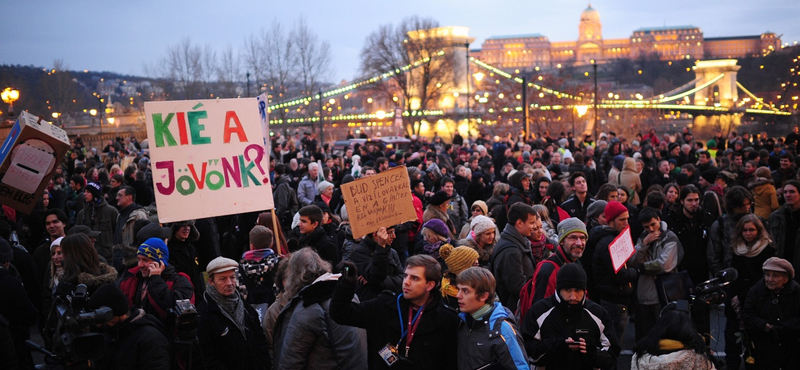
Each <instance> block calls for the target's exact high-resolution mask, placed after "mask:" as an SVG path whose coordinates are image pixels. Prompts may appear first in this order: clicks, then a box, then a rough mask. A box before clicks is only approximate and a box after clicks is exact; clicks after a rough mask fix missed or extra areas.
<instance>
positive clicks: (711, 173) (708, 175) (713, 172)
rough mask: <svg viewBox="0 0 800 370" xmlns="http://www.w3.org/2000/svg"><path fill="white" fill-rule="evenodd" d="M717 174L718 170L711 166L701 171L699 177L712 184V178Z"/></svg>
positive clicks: (715, 177) (714, 178)
mask: <svg viewBox="0 0 800 370" xmlns="http://www.w3.org/2000/svg"><path fill="white" fill-rule="evenodd" d="M718 174H719V170H717V169H716V168H712V169H710V170H705V171H703V173H701V174H700V177H702V178H703V180H706V181H708V182H709V183H712V184H713V183H714V180H716V179H717V175H718Z"/></svg>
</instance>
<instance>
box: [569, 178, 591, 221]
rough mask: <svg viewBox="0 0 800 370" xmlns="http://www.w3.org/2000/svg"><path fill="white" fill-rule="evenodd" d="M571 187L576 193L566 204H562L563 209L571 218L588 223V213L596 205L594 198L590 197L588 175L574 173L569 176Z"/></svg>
mask: <svg viewBox="0 0 800 370" xmlns="http://www.w3.org/2000/svg"><path fill="white" fill-rule="evenodd" d="M569 185H570V186H572V190H573V191H575V193H574V194H572V196H571V197H569V199H567V200H566V201H565V202H564V203H561V208H563V209H564V210H565V211H567V213H569V217H575V218H578V219H580V220H581V221H583V222H586V211H587V210H588V209H589V206H590V205H591V204H592V203H594V198H592V197H590V196H589V186H588V184H587V182H586V175H584V174H583V172H574V173H573V174H572V175H570V176H569Z"/></svg>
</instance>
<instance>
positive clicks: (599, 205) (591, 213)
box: [586, 200, 608, 219]
mask: <svg viewBox="0 0 800 370" xmlns="http://www.w3.org/2000/svg"><path fill="white" fill-rule="evenodd" d="M607 205H608V202H606V201H604V200H596V201H595V202H594V203H592V204H590V205H589V208H588V209H587V210H586V218H587V219H593V218H595V217H597V216H600V214H602V213H603V209H605V208H606V206H607Z"/></svg>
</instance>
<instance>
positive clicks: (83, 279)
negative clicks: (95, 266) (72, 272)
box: [78, 262, 117, 289]
mask: <svg viewBox="0 0 800 370" xmlns="http://www.w3.org/2000/svg"><path fill="white" fill-rule="evenodd" d="M116 280H117V270H115V269H114V268H113V267H111V266H109V265H107V264H105V263H102V262H101V263H100V275H97V276H95V275H92V274H90V273H88V272H81V273H80V274H78V284H85V285H86V287H88V288H89V289H96V288H98V287H99V286H101V285H103V284H108V283H113V282H115V281H116Z"/></svg>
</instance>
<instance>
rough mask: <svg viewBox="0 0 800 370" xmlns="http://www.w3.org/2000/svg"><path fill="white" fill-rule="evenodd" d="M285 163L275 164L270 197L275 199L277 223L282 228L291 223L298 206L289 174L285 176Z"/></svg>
mask: <svg viewBox="0 0 800 370" xmlns="http://www.w3.org/2000/svg"><path fill="white" fill-rule="evenodd" d="M285 174H286V165H285V164H283V163H279V164H277V165H275V182H274V184H275V190H274V191H273V193H272V198H273V199H274V200H275V215H277V216H278V223H279V224H280V225H282V226H284V228H286V227H288V225H291V223H292V217H294V214H295V213H296V212H297V210H298V208H299V207H300V205H299V203H298V202H297V192H295V190H294V189H292V179H291V176H286V175H285Z"/></svg>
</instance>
